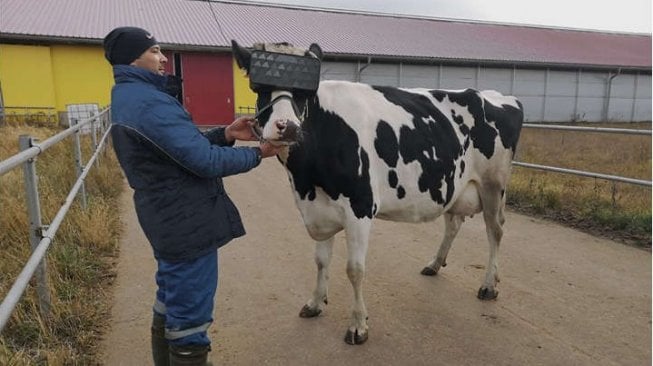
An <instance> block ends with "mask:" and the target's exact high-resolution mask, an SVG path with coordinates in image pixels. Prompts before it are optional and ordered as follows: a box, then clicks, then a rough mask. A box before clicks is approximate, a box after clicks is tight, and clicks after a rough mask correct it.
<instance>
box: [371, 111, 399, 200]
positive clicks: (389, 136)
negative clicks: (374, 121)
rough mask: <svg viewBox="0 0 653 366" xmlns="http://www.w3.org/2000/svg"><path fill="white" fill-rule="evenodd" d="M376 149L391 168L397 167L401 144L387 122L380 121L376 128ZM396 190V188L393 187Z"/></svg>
mask: <svg viewBox="0 0 653 366" xmlns="http://www.w3.org/2000/svg"><path fill="white" fill-rule="evenodd" d="M374 148H375V149H376V153H377V154H379V157H380V158H381V159H382V160H383V161H384V162H385V163H386V164H388V166H389V167H391V168H396V167H397V160H398V159H399V142H398V141H397V135H395V131H394V130H392V127H390V125H389V124H388V123H387V122H386V121H383V120H381V121H379V124H378V125H377V126H376V138H375V139H374ZM393 188H394V187H393Z"/></svg>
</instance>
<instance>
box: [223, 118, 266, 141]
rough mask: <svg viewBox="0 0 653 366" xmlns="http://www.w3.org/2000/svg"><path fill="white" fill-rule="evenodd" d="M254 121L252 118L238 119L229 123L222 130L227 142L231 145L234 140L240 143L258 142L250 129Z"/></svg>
mask: <svg viewBox="0 0 653 366" xmlns="http://www.w3.org/2000/svg"><path fill="white" fill-rule="evenodd" d="M255 123H256V120H255V119H254V118H252V117H238V118H236V120H235V121H233V122H231V124H230V125H229V126H227V128H225V130H224V137H225V139H226V140H227V142H229V143H232V142H234V141H235V140H240V141H258V138H256V135H254V132H253V131H252V129H253V128H254V124H255Z"/></svg>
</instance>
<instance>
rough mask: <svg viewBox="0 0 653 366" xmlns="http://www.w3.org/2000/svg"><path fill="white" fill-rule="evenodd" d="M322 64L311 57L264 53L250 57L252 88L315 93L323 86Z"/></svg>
mask: <svg viewBox="0 0 653 366" xmlns="http://www.w3.org/2000/svg"><path fill="white" fill-rule="evenodd" d="M320 64H321V62H320V60H319V59H318V58H315V57H311V56H298V55H288V54H285V53H275V52H268V51H262V50H254V51H252V53H251V61H250V65H249V83H250V88H251V89H252V90H253V91H255V92H259V91H263V90H296V91H303V92H312V93H315V92H316V91H317V88H318V86H319V84H320Z"/></svg>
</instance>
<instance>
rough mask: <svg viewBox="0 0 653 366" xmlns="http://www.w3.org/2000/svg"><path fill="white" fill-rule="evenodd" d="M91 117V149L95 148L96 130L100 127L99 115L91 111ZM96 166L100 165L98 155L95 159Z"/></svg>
mask: <svg viewBox="0 0 653 366" xmlns="http://www.w3.org/2000/svg"><path fill="white" fill-rule="evenodd" d="M91 118H93V120H92V121H91V135H92V137H93V151H95V150H97V132H98V127H99V128H100V129H102V127H101V126H100V117H98V116H96V115H95V113H93V112H91ZM95 165H96V166H100V157H99V156H98V159H97V160H96V161H95Z"/></svg>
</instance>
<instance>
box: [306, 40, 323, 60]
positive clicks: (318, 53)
mask: <svg viewBox="0 0 653 366" xmlns="http://www.w3.org/2000/svg"><path fill="white" fill-rule="evenodd" d="M308 51H309V52H311V53H312V54H313V55H315V57H317V59H318V60H322V56H323V54H322V48H321V47H320V46H319V45H318V44H317V43H313V44H311V46H310V47H309V48H308Z"/></svg>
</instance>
